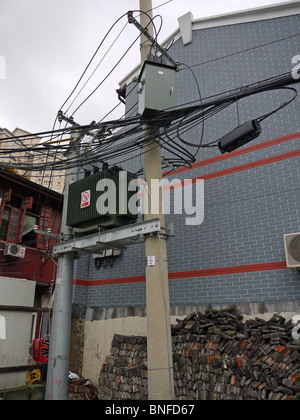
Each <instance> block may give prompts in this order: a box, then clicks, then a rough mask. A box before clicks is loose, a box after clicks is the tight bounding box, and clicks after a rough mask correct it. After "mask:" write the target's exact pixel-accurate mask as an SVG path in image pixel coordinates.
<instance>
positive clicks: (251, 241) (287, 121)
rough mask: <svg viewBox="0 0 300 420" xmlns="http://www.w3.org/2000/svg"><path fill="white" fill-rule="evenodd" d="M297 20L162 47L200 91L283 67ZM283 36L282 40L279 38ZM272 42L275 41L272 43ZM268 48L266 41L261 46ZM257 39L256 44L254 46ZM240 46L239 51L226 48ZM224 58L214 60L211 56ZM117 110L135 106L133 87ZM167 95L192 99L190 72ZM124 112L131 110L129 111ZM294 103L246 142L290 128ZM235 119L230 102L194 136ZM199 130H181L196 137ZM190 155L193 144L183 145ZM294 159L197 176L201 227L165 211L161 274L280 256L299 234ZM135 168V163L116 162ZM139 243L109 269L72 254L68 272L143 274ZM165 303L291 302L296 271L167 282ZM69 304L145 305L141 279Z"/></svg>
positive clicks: (298, 292)
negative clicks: (167, 226)
mask: <svg viewBox="0 0 300 420" xmlns="http://www.w3.org/2000/svg"><path fill="white" fill-rule="evenodd" d="M299 27H300V17H299V16H289V17H284V18H279V19H272V20H266V21H262V22H252V23H246V24H240V25H229V26H224V27H219V28H212V29H205V30H201V31H195V32H194V33H193V43H192V44H190V45H189V46H186V47H183V45H182V42H181V40H179V41H177V42H176V43H175V44H174V45H173V46H172V48H171V49H170V50H169V53H170V55H172V57H174V58H175V59H176V60H179V61H180V62H184V63H186V64H188V65H190V66H194V65H195V64H199V63H206V64H202V65H199V66H194V67H193V71H194V72H195V75H196V77H197V80H198V81H199V84H200V87H201V93H202V96H203V97H207V96H210V95H214V94H216V93H220V92H224V91H227V90H229V89H233V88H237V87H240V86H242V85H247V84H250V83H253V82H256V81H258V80H263V79H266V78H269V77H273V76H276V75H279V74H282V73H285V72H288V71H291V70H292V63H291V60H292V57H293V56H295V55H297V54H300V50H299V38H300V37H299V36H295V37H293V36H292V35H298V34H300V30H299ZM285 38H288V39H285ZM277 40H281V41H278V42H274V41H277ZM268 43H269V45H266V44H268ZM262 44H264V46H263V47H260V48H256V47H257V46H259V45H262ZM244 50H247V52H243V53H239V54H235V53H236V52H240V51H244ZM224 56H228V57H227V58H222V59H220V60H216V59H217V58H219V57H224ZM130 90H132V93H131V94H130V95H129V97H128V98H127V109H131V108H132V107H133V106H134V104H135V103H136V102H137V100H138V98H137V95H136V89H134V86H133V84H131V85H130V86H129V87H128V91H130ZM287 97H289V93H287V92H278V91H277V92H272V93H271V92H268V93H265V94H260V95H256V96H253V97H251V98H248V99H247V100H243V101H241V102H240V104H239V117H240V121H241V122H245V121H247V120H249V119H252V118H256V117H259V116H260V115H263V114H265V113H267V112H269V111H271V110H272V109H275V108H276V107H278V106H279V105H280V104H281V103H282V102H284V101H285V100H286V98H287ZM177 98H178V99H177V100H178V103H179V104H184V103H187V102H190V101H193V100H197V99H198V91H197V88H196V85H195V81H194V78H193V77H192V75H191V74H190V72H189V71H188V70H184V71H180V72H179V73H178V74H177ZM131 112H132V111H131ZM299 116H300V105H299V101H297V102H296V103H295V104H291V105H290V106H289V107H287V108H285V109H284V110H282V111H281V112H280V113H277V114H276V115H274V116H272V117H270V118H269V119H268V120H266V121H265V122H263V133H262V135H261V137H260V138H259V139H256V140H255V141H253V142H252V143H251V145H255V144H261V143H264V142H266V141H268V140H271V139H274V138H278V137H281V136H284V135H287V134H291V133H295V132H298V131H300V117H299ZM237 125H238V122H237V110H236V107H235V106H233V107H231V108H229V109H227V110H225V111H223V112H222V113H220V114H218V115H216V116H215V117H214V118H212V119H210V120H209V121H207V123H206V124H205V136H204V142H205V143H207V142H210V141H213V140H217V139H218V138H220V137H221V136H222V135H224V134H226V133H227V132H229V131H230V130H232V129H233V128H235V127H236V126H237ZM200 133H201V126H198V127H195V128H194V129H192V130H191V131H190V132H188V133H185V134H184V138H186V139H187V140H188V141H191V142H197V141H199V138H200ZM299 144H300V136H299V138H298V139H295V140H292V141H288V142H285V143H281V144H277V145H274V146H272V147H268V148H262V149H260V150H256V151H253V152H251V153H248V154H244V155H240V156H236V157H233V158H230V159H227V160H222V161H221V160H220V161H217V162H214V163H213V164H211V165H207V166H204V167H202V168H197V169H193V170H191V171H188V172H185V173H181V174H178V175H177V176H175V177H174V178H179V179H185V178H193V177H200V176H203V175H206V174H210V173H213V172H217V171H221V170H224V169H227V168H232V167H235V166H239V165H244V164H247V163H251V162H255V161H258V160H261V159H265V158H268V157H274V156H278V155H280V154H283V153H287V152H290V151H293V150H298V149H299ZM190 150H191V151H192V150H193V149H190ZM217 155H219V152H218V151H217V150H216V149H201V150H200V152H199V154H198V155H197V159H196V160H197V161H202V160H205V159H208V158H211V157H214V156H217ZM299 163H300V159H299V157H293V158H291V159H286V160H282V161H278V162H274V163H271V164H268V165H265V166H259V167H256V168H253V169H248V170H245V171H243V172H236V173H233V174H230V175H226V176H222V177H218V178H215V179H211V180H207V181H205V220H204V223H203V224H202V225H201V226H196V227H194V226H185V223H184V217H185V216H184V215H182V216H181V215H170V216H168V217H167V219H168V221H170V222H174V223H175V232H176V238H173V239H171V240H170V241H169V243H168V259H169V272H170V273H176V272H182V271H191V270H203V269H210V268H218V267H220V268H222V267H233V266H241V265H251V264H263V263H272V262H279V261H284V260H285V255H284V244H283V235H284V233H292V232H298V231H300V226H299V206H300V187H299V180H300V169H299V168H300V165H299ZM123 167H124V168H125V169H129V170H130V171H135V170H138V169H140V159H139V158H136V159H134V160H132V161H130V164H128V163H127V164H126V163H125V164H124V165H123ZM144 267H145V258H144V247H143V246H134V247H131V248H128V249H127V250H125V251H124V253H123V256H122V259H120V260H118V261H117V262H116V264H115V265H114V267H113V268H108V267H106V268H101V269H100V270H97V269H96V268H95V265H94V261H93V260H91V259H89V257H86V256H85V257H82V258H81V259H80V260H78V261H77V263H76V269H75V277H76V278H77V279H81V280H86V281H93V280H101V279H102V280H107V279H114V278H120V277H121V278H122V277H135V276H141V275H144V274H145V268H144ZM170 297H171V305H172V306H184V305H202V304H203V305H205V304H226V303H236V304H244V303H250V302H264V301H265V302H279V301H295V300H296V301H299V302H300V277H299V274H298V273H296V272H295V271H293V270H273V271H263V272H254V273H241V274H227V275H220V276H209V277H197V278H189V279H184V278H183V279H177V280H170ZM74 302H76V303H78V304H82V305H86V306H92V307H112V308H113V307H126V306H137V307H141V306H145V283H128V284H117V285H103V286H96V287H84V286H76V287H74Z"/></svg>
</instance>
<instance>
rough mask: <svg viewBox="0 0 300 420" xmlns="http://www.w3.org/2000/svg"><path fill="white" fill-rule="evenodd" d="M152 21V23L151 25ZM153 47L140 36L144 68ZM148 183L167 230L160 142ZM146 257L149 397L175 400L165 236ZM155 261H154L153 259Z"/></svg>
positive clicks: (147, 152)
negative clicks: (154, 182) (148, 260)
mask: <svg viewBox="0 0 300 420" xmlns="http://www.w3.org/2000/svg"><path fill="white" fill-rule="evenodd" d="M140 10H141V12H146V13H147V15H148V16H147V15H146V14H144V13H142V14H141V25H142V26H143V27H144V28H145V27H147V29H148V32H149V34H150V35H151V36H152V37H154V29H153V23H152V22H150V21H149V17H150V19H152V18H153V14H152V0H140ZM149 22H150V24H149ZM150 51H151V45H150V43H149V41H148V40H147V38H146V37H145V36H144V35H143V34H141V65H143V63H144V62H145V60H146V59H147V55H148V54H149V53H150ZM154 132H155V127H153V126H151V127H150V126H148V125H145V126H144V127H143V133H144V137H145V138H147V137H149V134H150V133H151V136H153V133H154ZM143 152H144V155H143V156H144V170H145V178H146V179H145V181H146V182H147V185H148V191H147V192H146V193H147V194H149V196H148V202H149V201H150V206H149V211H148V214H147V215H145V220H150V219H153V218H159V219H160V221H161V226H163V227H165V226H166V225H165V217H164V214H163V204H162V203H163V191H162V188H160V193H159V203H154V202H153V201H152V200H156V197H155V194H153V197H152V194H151V181H152V180H157V182H159V181H161V180H162V165H161V148H160V145H159V143H158V142H156V141H155V140H151V141H149V142H146V143H145V145H144V149H143ZM151 207H152V208H155V209H158V214H153V213H152V210H151ZM145 253H146V257H155V263H154V264H155V265H154V266H148V265H147V267H146V305H147V343H148V344H147V347H148V395H149V400H174V399H175V394H174V376H173V357H172V339H171V325H170V297H169V279H168V262H167V240H166V238H165V236H164V235H163V234H161V235H160V234H158V236H149V237H147V238H146V239H145ZM152 261H154V259H152Z"/></svg>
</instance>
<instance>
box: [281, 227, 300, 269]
mask: <svg viewBox="0 0 300 420" xmlns="http://www.w3.org/2000/svg"><path fill="white" fill-rule="evenodd" d="M284 246H285V255H286V262H287V266H288V267H291V268H300V233H291V234H288V235H284Z"/></svg>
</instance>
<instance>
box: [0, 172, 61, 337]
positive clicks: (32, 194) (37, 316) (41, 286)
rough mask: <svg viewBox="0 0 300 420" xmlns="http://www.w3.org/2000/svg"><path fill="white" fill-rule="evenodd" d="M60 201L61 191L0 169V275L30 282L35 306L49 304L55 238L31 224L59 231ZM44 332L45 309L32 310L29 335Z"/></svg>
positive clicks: (52, 278)
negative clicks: (32, 286) (33, 289)
mask: <svg viewBox="0 0 300 420" xmlns="http://www.w3.org/2000/svg"><path fill="white" fill-rule="evenodd" d="M62 203H63V196H62V195H61V194H58V193H56V192H54V191H51V190H49V189H48V188H44V187H42V186H39V185H37V184H35V183H34V182H32V181H30V180H28V179H25V178H23V177H21V176H19V175H16V174H14V173H12V172H10V171H5V170H0V279H2V278H4V279H7V278H9V279H10V278H12V279H25V280H28V281H31V282H34V283H35V296H34V307H35V308H41V307H42V308H48V307H49V306H50V293H49V292H50V287H51V286H52V285H53V283H54V282H55V278H56V271H57V264H56V262H55V261H54V259H53V258H52V255H51V250H52V248H53V245H54V244H55V243H56V239H55V238H49V237H46V236H42V235H40V234H37V233H35V231H34V226H38V228H39V229H40V230H42V231H45V230H47V229H49V228H51V230H52V232H53V233H55V234H58V233H60V225H61V216H62ZM0 291H1V281H0ZM16 299H17V297H16ZM33 312H34V311H33ZM48 333H49V312H48V311H47V312H36V313H34V315H33V320H32V333H31V335H32V336H31V338H32V339H33V338H41V337H44V336H45V335H47V334H48Z"/></svg>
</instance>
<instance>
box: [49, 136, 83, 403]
mask: <svg viewBox="0 0 300 420" xmlns="http://www.w3.org/2000/svg"><path fill="white" fill-rule="evenodd" d="M78 136H79V134H73V138H72V140H71V142H70V150H71V152H70V154H69V155H68V157H69V158H70V159H72V158H74V157H76V156H77V146H76V145H75V143H76V139H77V137H78ZM72 146H74V147H72ZM76 180H77V168H73V169H68V170H67V174H66V186H65V196H64V206H63V214H62V225H61V232H62V234H63V238H64V241H68V240H71V239H72V229H71V228H69V227H68V226H67V224H66V219H67V208H68V196H69V185H70V184H72V183H73V182H75V181H76ZM73 271H74V254H73V253H65V254H62V256H60V257H59V260H58V274H57V279H56V288H55V302H54V310H53V320H52V331H51V337H50V352H49V359H48V374H47V383H46V394H45V399H46V400H53V401H56V400H67V399H68V375H69V354H70V331H71V318H72V290H73Z"/></svg>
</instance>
